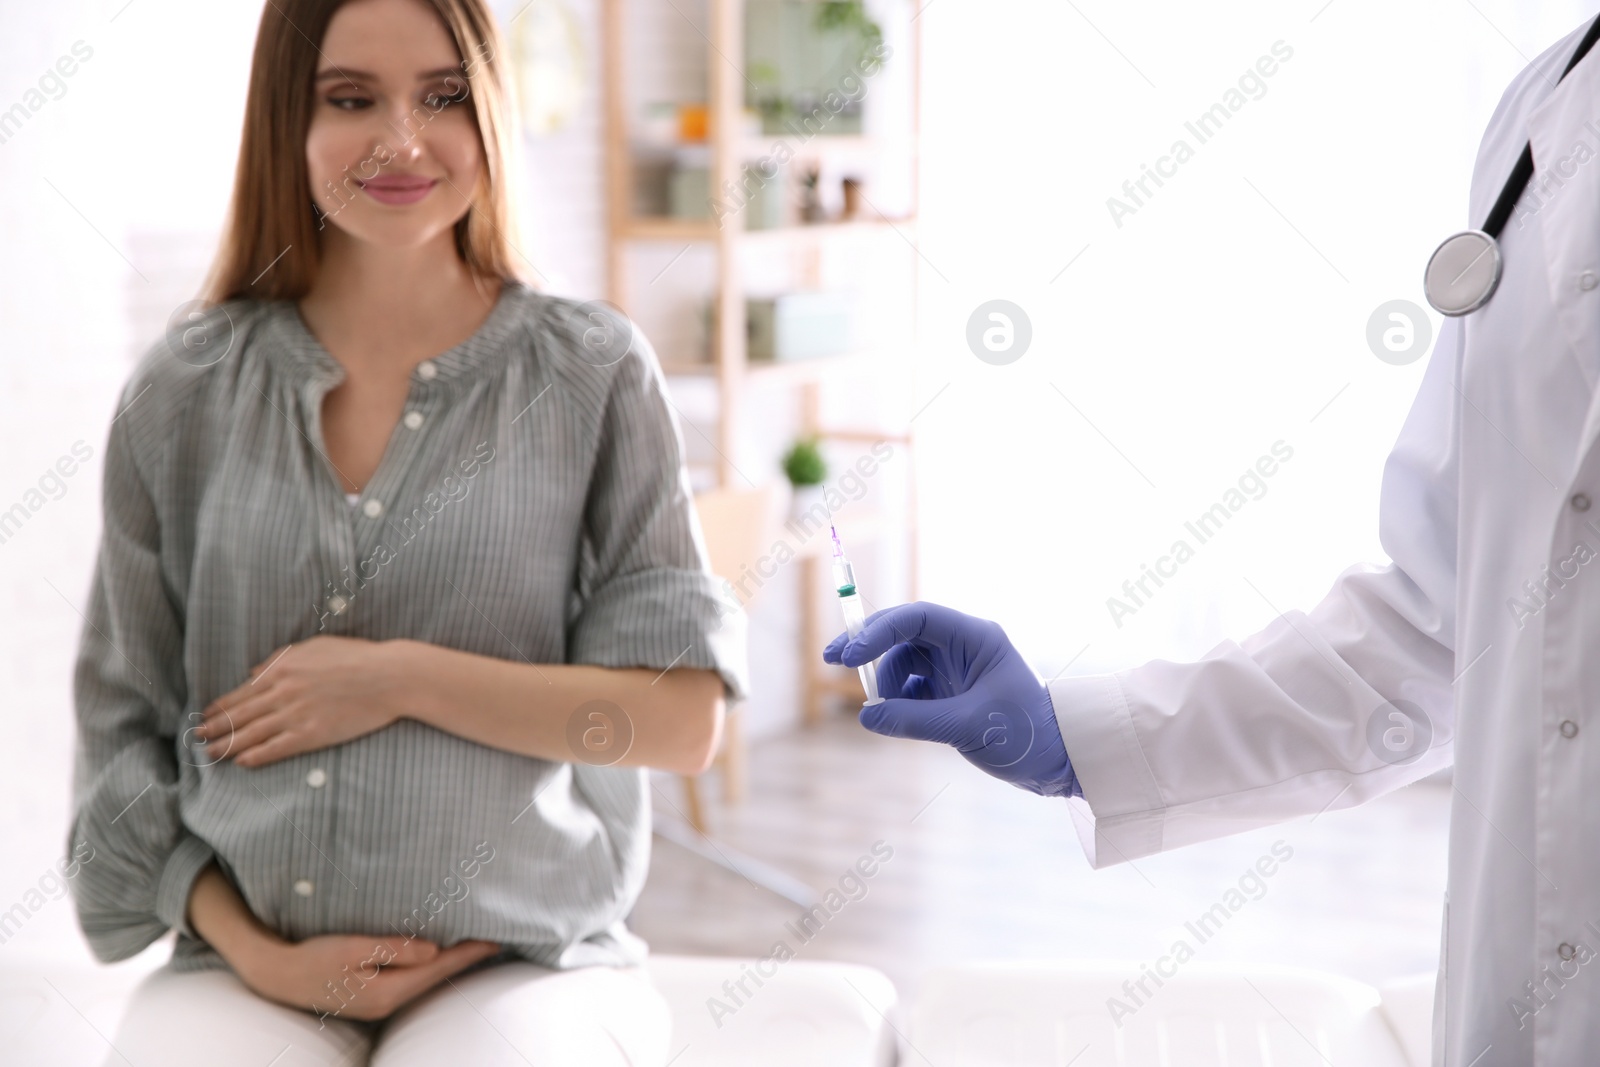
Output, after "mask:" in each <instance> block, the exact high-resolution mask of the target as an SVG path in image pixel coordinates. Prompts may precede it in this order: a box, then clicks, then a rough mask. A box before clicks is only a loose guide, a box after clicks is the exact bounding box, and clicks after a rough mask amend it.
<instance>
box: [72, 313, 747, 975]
mask: <svg viewBox="0 0 1600 1067" xmlns="http://www.w3.org/2000/svg"><path fill="white" fill-rule="evenodd" d="M343 376H344V371H343V369H342V368H341V367H340V366H339V364H338V363H337V361H335V360H334V358H333V357H332V356H331V355H330V354H329V353H328V352H327V350H326V349H324V348H323V347H322V345H321V344H320V343H319V342H318V341H317V340H316V338H315V337H313V336H312V334H311V333H310V331H309V330H308V329H307V327H306V325H305V322H304V320H303V319H302V318H301V316H300V314H299V311H298V309H297V308H296V306H295V304H294V303H293V302H291V301H236V302H232V303H229V304H226V305H223V306H222V307H220V308H216V309H213V310H211V311H209V312H207V313H206V314H205V315H204V316H203V317H202V318H201V319H200V320H198V321H197V322H195V323H193V324H191V325H189V326H188V327H186V328H185V329H183V331H182V332H179V331H177V330H174V331H173V332H171V333H169V334H168V336H167V337H165V338H163V340H162V341H161V342H159V343H157V344H156V345H155V346H153V347H152V348H151V350H150V351H149V352H148V353H147V354H146V355H145V356H144V358H143V359H142V360H141V361H140V363H139V365H138V367H137V369H136V370H135V371H134V373H133V375H132V376H131V378H130V379H129V381H128V383H127V385H126V387H125V388H124V390H123V393H122V396H121V399H120V402H119V404H118V414H117V415H116V416H115V417H114V418H113V420H112V423H111V427H110V430H109V432H108V438H107V442H106V448H105V473H104V478H105V482H104V488H103V508H104V529H103V532H102V536H101V541H100V550H99V556H98V558H97V561H96V564H95V571H94V578H93V585H92V589H91V595H90V605H89V610H88V614H87V619H86V623H85V625H84V627H83V629H82V634H81V639H80V647H79V652H78V658H77V663H76V668H75V676H74V697H75V702H76V708H77V720H78V754H77V763H76V769H75V781H74V792H75V809H76V810H75V814H74V818H73V826H72V830H71V838H70V840H69V844H71V843H76V842H80V841H87V842H89V843H90V844H92V845H93V846H94V848H95V853H94V855H95V859H94V862H92V863H88V864H85V865H83V868H82V870H81V872H80V874H79V876H78V877H77V878H75V879H73V881H72V886H73V892H74V897H75V901H76V905H77V911H78V918H79V922H80V923H81V925H82V927H83V931H84V934H85V936H86V937H87V939H88V941H89V944H90V946H91V948H92V949H93V951H94V952H95V954H96V955H97V956H99V957H100V958H101V959H103V960H116V959H122V958H124V957H127V956H130V955H133V954H134V953H136V952H138V951H140V950H141V949H143V948H144V947H145V946H147V945H149V944H150V943H151V942H152V941H154V940H155V939H156V938H158V937H160V936H161V934H162V933H163V932H165V931H166V930H167V929H169V928H176V929H177V930H178V932H179V938H178V943H177V949H176V952H175V954H174V965H175V966H177V967H179V968H181V969H198V968H208V967H223V966H226V964H225V963H224V962H223V961H222V960H221V958H220V957H219V956H218V955H217V954H216V953H215V952H213V951H212V950H211V949H210V948H209V946H207V945H205V944H204V943H203V942H201V941H199V940H198V939H196V938H195V937H194V936H193V935H192V932H191V931H190V930H189V929H188V928H187V927H186V925H185V923H184V912H185V907H186V902H187V899H188V894H189V889H190V885H191V883H192V882H193V880H194V878H195V876H196V875H197V874H198V873H199V871H200V870H201V869H202V868H203V867H204V866H205V865H206V864H207V863H209V862H211V861H212V860H213V859H215V860H216V861H217V862H218V864H219V865H220V866H221V867H222V869H223V870H224V871H225V872H226V873H227V874H228V875H229V876H230V877H231V878H232V879H233V882H234V884H235V885H237V886H238V887H239V890H240V891H241V893H242V894H243V896H244V898H245V900H246V901H247V902H248V903H249V905H250V907H251V909H252V910H253V911H254V912H255V914H256V915H257V916H259V917H260V918H261V919H262V921H263V922H265V923H266V924H267V925H268V926H270V927H271V928H273V929H275V930H277V931H279V932H280V933H281V934H283V935H284V936H285V937H288V938H290V939H295V940H298V939H301V938H304V937H308V936H312V935H316V934H323V933H369V934H374V935H392V934H396V933H399V934H403V935H412V936H418V937H424V938H427V939H429V940H434V941H438V942H441V943H444V944H450V943H453V942H455V941H458V940H461V939H463V938H484V939H488V940H493V941H499V942H502V943H503V944H505V945H506V946H507V947H508V950H509V951H510V952H512V953H514V954H516V955H519V956H521V957H523V958H525V959H529V960H532V961H533V962H536V963H540V964H543V965H545V966H550V967H575V966H583V965H588V964H609V965H622V964H630V963H637V962H640V961H641V960H642V959H643V958H644V955H645V951H646V948H645V945H644V943H643V942H642V941H641V940H640V939H639V938H638V937H636V936H635V935H634V934H632V933H631V932H629V931H628V930H627V928H626V926H625V925H624V922H623V920H624V918H625V917H626V916H627V914H628V912H629V911H630V910H631V908H632V906H633V902H634V899H635V898H636V897H637V896H638V893H639V891H640V889H641V888H642V886H643V883H644V879H645V873H646V867H647V865H648V863H649V854H650V802H649V793H648V785H647V777H646V772H645V771H644V770H643V769H640V768H627V767H617V766H610V765H606V764H609V763H611V762H613V758H612V757H596V758H590V757H589V755H588V754H587V753H584V752H581V751H579V750H575V752H576V753H577V754H575V756H574V762H555V761H550V760H543V759H534V758H529V757H526V756H519V755H514V754H512V753H509V752H503V751H500V750H498V749H494V748H488V747H486V746H484V745H480V744H476V743H474V742H472V741H467V740H463V739H461V738H459V737H455V736H453V735H451V734H447V733H444V732H442V731H439V730H436V729H434V728H432V727H429V726H425V725H423V724H422V723H419V722H417V721H415V720H411V719H401V720H399V721H397V722H396V723H394V724H393V725H391V726H389V727H387V728H385V729H383V730H379V731H377V732H375V733H372V734H369V735H367V736H365V737H361V738H358V739H356V740H354V741H350V742H347V743H345V744H341V745H336V746H334V747H332V748H327V749H323V750H321V751H317V752H311V753H307V754H304V755H301V756H296V757H293V758H290V759H286V760H283V761H281V762H278V763H273V764H269V765H267V766H264V767H259V768H255V769H248V768H241V767H238V766H236V765H235V764H234V763H233V762H232V761H230V760H222V761H218V760H216V759H215V758H212V757H209V756H207V754H206V753H205V751H204V746H203V745H202V744H201V743H200V742H199V741H198V740H197V739H196V738H195V737H194V736H193V728H194V727H195V726H197V725H198V724H199V721H200V711H201V709H203V708H204V707H206V705H207V704H208V703H210V701H212V700H213V699H215V698H216V697H218V696H220V695H221V694H223V693H226V692H228V691H229V690H231V689H233V688H234V687H236V686H238V685H240V684H241V683H243V682H244V681H245V680H246V679H247V677H248V672H249V670H250V668H251V667H253V666H255V665H256V664H258V663H260V662H261V661H262V660H264V659H265V658H266V657H267V656H268V655H270V654H271V653H272V651H273V650H274V649H276V648H278V647H280V646H282V645H286V644H289V643H291V642H294V641H299V640H303V639H306V638H309V637H312V636H315V635H316V634H318V633H331V634H344V635H348V636H355V637H365V638H371V639H374V640H383V639H387V638H397V637H407V638H412V639H415V640H419V641H427V642H431V643H433V644H437V645H442V646H445V647H449V648H456V649H462V650H465V651H469V652H474V653H478V654H481V655H486V656H496V657H500V658H503V659H510V660H516V661H519V662H531V663H536V664H537V663H587V664H597V665H600V666H605V667H648V668H655V669H659V670H664V669H666V668H668V667H669V666H677V667H700V668H707V669H713V670H716V671H717V672H719V674H720V675H721V677H722V679H723V683H724V687H725V689H726V691H727V692H728V693H729V694H730V695H731V696H734V697H738V696H742V695H743V694H744V691H745V687H746V671H747V666H746V663H745V644H744V640H745V630H744V617H743V615H742V614H741V613H740V612H739V611H738V610H737V608H736V606H735V605H733V604H732V603H731V601H730V600H728V599H727V598H725V597H723V596H721V595H719V592H720V590H719V585H720V583H718V582H716V581H715V580H714V579H713V578H712V577H711V576H710V574H709V572H708V570H707V567H706V557H705V547H704V542H703V540H702V537H701V534H700V530H699V526H698V524H697V520H696V519H695V515H694V511H693V508H692V502H691V498H690V495H689V486H688V480H687V477H686V474H685V471H684V468H683V464H682V455H683V442H682V436H681V433H680V430H679V427H678V424H677V422H676V420H675V418H674V416H673V411H672V409H671V406H670V404H669V403H668V402H667V400H666V397H665V385H664V382H663V379H662V375H661V370H660V366H659V364H658V363H657V362H656V358H655V355H654V353H653V351H652V350H651V348H650V346H649V343H648V342H647V341H646V340H645V339H644V338H643V336H641V335H638V334H635V333H633V332H632V331H631V327H630V326H629V324H628V323H627V322H626V320H623V319H621V318H620V316H616V315H614V314H612V313H609V312H606V311H604V310H600V311H596V310H595V306H594V305H580V304H577V303H575V302H573V301H570V300H564V299H558V298H555V297H550V296H546V295H543V294H540V293H538V292H536V291H534V290H532V289H530V288H529V287H527V286H526V285H523V284H522V283H520V282H508V283H506V285H505V286H504V288H503V289H502V291H501V293H500V296H499V299H498V301H497V302H496V304H495V306H494V308H493V310H492V311H491V312H490V313H489V316H488V318H487V319H486V320H485V321H484V322H483V324H482V326H481V327H480V328H479V329H478V331H477V332H476V333H475V334H474V335H473V336H472V337H471V338H470V339H468V340H467V341H464V342H463V343H461V344H460V345H458V346H456V347H455V348H452V349H450V350H449V351H447V352H444V353H442V354H441V355H438V356H436V357H434V358H433V359H431V360H428V361H426V362H423V363H421V364H419V365H418V366H417V367H416V369H415V370H414V371H413V373H412V375H411V386H410V393H409V395H408V397H407V399H406V404H405V413H404V415H403V416H402V418H401V420H400V423H399V424H398V425H397V426H396V427H395V429H394V433H393V435H392V437H391V438H390V440H389V442H388V445H387V450H386V451H385V452H384V455H383V459H382V462H381V463H380V464H379V466H378V469H377V471H376V472H375V473H374V474H373V476H372V479H371V481H370V482H369V484H368V485H367V486H365V487H364V489H363V490H362V492H361V495H360V499H359V500H358V501H357V502H356V505H355V506H354V507H352V506H351V505H350V504H349V503H348V502H347V501H346V499H345V496H344V492H343V488H342V486H341V484H340V482H339V481H338V479H337V477H336V475H335V472H334V470H333V468H332V466H331V464H330V463H329V461H328V460H327V458H326V456H325V455H324V451H323V449H322V447H321V444H320V442H321V440H322V429H321V410H322V403H321V402H322V398H323V396H324V394H326V393H327V391H328V390H329V389H330V388H332V387H333V386H334V385H336V384H338V383H339V381H341V380H342V378H343ZM529 713H530V714H539V713H540V711H539V709H537V708H530V709H529ZM582 725H583V724H579V727H580V728H579V730H578V732H579V734H581V727H582Z"/></svg>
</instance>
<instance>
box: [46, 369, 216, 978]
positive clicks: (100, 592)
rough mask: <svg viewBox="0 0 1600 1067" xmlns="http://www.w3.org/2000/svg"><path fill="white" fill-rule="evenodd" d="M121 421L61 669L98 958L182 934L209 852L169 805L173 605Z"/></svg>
mask: <svg viewBox="0 0 1600 1067" xmlns="http://www.w3.org/2000/svg"><path fill="white" fill-rule="evenodd" d="M124 396H125V397H126V396H127V393H126V392H125V394H124ZM119 407H121V408H123V409H124V410H126V407H127V405H126V403H124V404H122V405H119ZM132 422H133V420H132V419H131V418H119V419H116V420H113V422H112V424H111V429H110V431H109V433H108V435H107V441H106V449H105V470H104V484H103V486H102V490H101V498H102V507H103V513H104V526H103V530H102V534H101V540H100V548H99V553H98V556H97V558H96V561H95V566H94V576H93V579H92V583H91V588H90V592H89V605H88V611H87V613H86V616H85V619H84V625H83V628H82V632H81V637H80V640H79V647H78V654H77V661H76V665H75V670H74V676H73V701H74V705H75V708H76V715H77V741H78V744H77V758H76V765H75V768H74V781H73V794H74V812H73V819H72V828H71V833H70V838H69V847H73V846H80V845H81V843H83V842H87V843H88V845H89V846H90V847H91V848H92V849H93V852H92V859H90V860H89V861H88V862H86V863H84V864H83V866H82V869H81V871H80V872H79V874H78V876H77V877H76V878H74V879H72V880H71V883H70V884H71V886H72V892H73V898H74V902H75V904H76V907H77V913H78V921H79V924H80V925H81V926H82V928H83V932H84V936H85V937H86V938H87V939H88V942H89V946H90V948H91V949H92V950H93V952H94V954H95V955H96V956H97V957H98V958H100V959H101V960H105V961H111V960H120V959H125V958H127V957H129V956H132V955H134V954H136V953H138V952H139V951H140V950H142V949H143V948H145V947H146V946H147V945H149V944H150V943H151V942H153V941H155V940H156V939H157V938H158V937H160V936H161V935H162V934H163V933H165V932H166V931H167V930H168V929H173V928H176V929H178V930H180V931H181V932H183V933H186V934H188V933H190V931H189V929H188V928H187V925H186V923H185V919H184V915H185V911H186V908H187V904H188V898H189V890H190V887H191V885H192V884H193V882H194V879H195V876H196V875H197V874H198V873H199V872H200V870H201V869H202V868H204V867H205V866H206V865H207V864H208V863H210V862H211V860H212V858H213V853H212V851H211V848H210V847H209V846H208V845H207V844H206V843H205V842H204V841H202V840H200V839H199V838H197V837H195V836H194V835H193V834H191V833H189V832H188V831H187V830H186V829H185V828H184V825H183V822H182V819H181V818H180V816H179V811H178V793H179V767H178V764H177V759H176V757H175V745H174V741H175V734H176V731H177V726H178V720H179V716H180V714H181V709H182V707H183V701H184V698H185V680H184V669H183V626H184V620H183V610H182V606H181V603H180V601H179V600H178V598H177V597H176V596H175V595H174V593H173V591H172V589H171V588H170V587H169V586H168V583H167V582H166V581H165V579H164V577H163V573H162V567H161V529H160V524H159V521H158V513H157V510H156V508H155V505H154V502H153V500H152V497H151V493H150V489H149V483H148V482H147V481H146V478H145V477H144V474H143V472H141V470H140V469H139V464H138V463H137V462H136V460H135V457H134V451H133V448H132V444H131V442H130V439H129V438H130V429H129V427H130V425H131V424H132Z"/></svg>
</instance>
